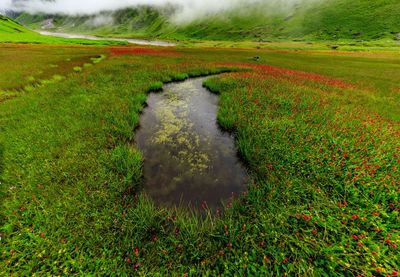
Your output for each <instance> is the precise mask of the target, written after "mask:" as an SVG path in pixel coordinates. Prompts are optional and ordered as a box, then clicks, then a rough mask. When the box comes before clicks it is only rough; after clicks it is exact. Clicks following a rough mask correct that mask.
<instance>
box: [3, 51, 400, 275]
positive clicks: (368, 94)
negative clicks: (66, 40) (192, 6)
mask: <svg viewBox="0 0 400 277" xmlns="http://www.w3.org/2000/svg"><path fill="white" fill-rule="evenodd" d="M102 49H103V51H104V53H105V54H106V55H107V56H108V58H107V59H106V60H104V61H102V62H100V63H97V64H96V65H94V66H91V67H87V68H84V69H83V70H82V71H81V70H77V71H76V72H75V73H71V74H70V75H67V76H66V79H65V80H64V81H62V82H56V83H51V84H48V85H46V86H42V87H38V88H35V89H33V90H32V91H31V92H29V93H26V94H23V95H20V96H18V97H15V98H13V99H9V100H7V101H4V102H2V103H1V104H0V174H1V175H0V180H1V194H0V197H1V205H2V208H1V217H0V220H1V222H2V227H1V241H0V243H1V245H2V247H1V261H2V262H1V263H0V271H1V272H4V273H5V274H12V273H14V274H18V275H27V274H28V275H29V274H33V273H36V274H54V275H61V274H79V275H86V274H89V273H96V274H105V275H113V274H117V275H132V274H140V275H146V274H147V275H157V274H158V275H166V274H167V275H184V274H187V275H198V274H208V275H221V274H226V275H233V274H239V275H254V274H265V275H284V274H287V275H323V274H328V275H358V274H360V275H372V274H373V275H377V276H379V275H386V274H392V273H393V274H395V272H397V271H398V270H399V264H398V263H397V262H396V261H397V260H399V253H398V247H397V246H398V245H399V243H400V238H399V233H398V231H399V230H398V229H399V224H398V222H399V198H398V195H399V194H398V193H399V191H398V185H399V181H400V180H399V179H398V176H400V172H399V169H400V166H399V162H400V160H399V158H400V156H399V149H400V148H399V147H400V145H399V141H400V140H399V134H400V133H399V132H400V127H399V120H400V118H399V116H398V112H397V111H398V110H399V106H398V103H399V101H398V100H399V98H398V97H399V89H400V88H399V86H398V84H399V81H400V80H399V79H400V76H399V74H397V71H398V67H399V62H398V61H399V59H398V55H397V54H396V53H392V52H377V53H352V52H343V53H340V52H335V51H330V52H326V51H314V50H313V51H271V50H245V49H241V50H239V49H207V50H204V49H199V48H196V49H193V48H172V49H171V48H169V49H165V48H162V49H160V48H154V47H151V48H150V47H140V48H137V47H125V48H120V47H119V48H102ZM2 50H3V49H2ZM26 51H28V50H26ZM46 51H47V52H46V53H47V54H50V53H52V52H54V53H58V52H59V51H61V52H64V51H67V52H68V51H69V50H65V49H57V47H53V48H49V49H46ZM87 51H88V50H87ZM31 55H32V56H35V55H40V53H38V52H35V48H33V49H32V53H31ZM256 55H259V56H260V61H259V62H255V61H254V60H253V57H254V56H256ZM35 59H36V58H32V61H33V60H35ZM0 62H3V65H4V64H5V63H6V62H5V61H3V60H1V61H0ZM7 63H8V62H7ZM3 65H2V66H3ZM228 68H230V69H239V68H245V69H246V71H245V72H237V73H229V74H225V75H222V76H220V77H215V78H212V79H210V80H209V81H207V83H206V86H207V87H208V88H209V89H210V90H212V91H213V92H215V93H219V94H220V111H219V114H218V122H219V123H220V125H221V126H222V127H223V128H225V129H228V130H233V132H234V133H235V134H236V142H237V146H238V149H239V153H240V154H241V156H242V157H243V159H244V160H245V161H246V163H247V164H248V168H249V170H250V172H251V175H252V177H253V180H252V181H251V182H250V183H249V184H248V191H247V192H246V193H244V194H243V195H241V196H236V197H234V198H233V199H230V200H229V201H228V202H227V203H226V204H225V205H226V207H225V210H224V212H223V214H220V215H218V214H211V213H207V212H206V215H207V216H206V217H203V218H201V217H199V216H197V215H196V214H192V213H191V212H190V211H187V209H185V207H180V208H178V209H176V210H175V209H165V208H159V207H156V206H155V205H154V203H153V202H152V201H151V199H149V198H148V197H147V196H146V195H145V193H144V192H143V191H142V189H141V168H142V162H143V161H142V158H141V154H140V153H139V152H138V151H137V149H136V148H135V146H134V143H133V142H134V130H135V127H137V124H138V122H139V116H140V112H141V110H142V108H143V105H144V103H145V101H146V93H147V92H149V91H151V90H158V89H159V88H160V86H161V82H168V81H172V80H181V79H182V78H183V77H182V76H184V77H188V76H199V75H206V74H211V73H217V72H222V71H227V70H228ZM249 69H250V70H251V71H249ZM18 70H22V67H19V69H18ZM49 74H51V73H49Z"/></svg>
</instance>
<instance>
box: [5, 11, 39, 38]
mask: <svg viewBox="0 0 400 277" xmlns="http://www.w3.org/2000/svg"><path fill="white" fill-rule="evenodd" d="M18 33H19V34H20V33H33V32H32V31H30V30H29V29H28V28H26V27H24V26H22V25H21V24H19V23H17V22H15V21H14V20H12V19H10V18H8V17H6V16H3V15H1V14H0V35H4V34H18Z"/></svg>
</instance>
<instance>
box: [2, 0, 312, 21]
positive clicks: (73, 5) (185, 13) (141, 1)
mask: <svg viewBox="0 0 400 277" xmlns="http://www.w3.org/2000/svg"><path fill="white" fill-rule="evenodd" d="M301 1H304V0H0V11H1V10H11V11H17V12H22V11H24V12H29V13H31V14H34V13H47V14H63V15H93V14H97V13H99V12H102V11H115V10H119V9H123V8H129V7H135V6H140V5H150V6H154V7H165V6H167V5H169V6H171V5H172V6H174V7H175V8H176V10H177V12H176V14H175V16H174V18H175V20H176V21H187V20H191V19H195V18H198V17H201V16H205V15H208V14H212V13H217V12H221V11H225V10H229V9H233V8H237V7H239V6H240V5H243V6H247V7H248V6H250V5H254V4H257V3H264V2H265V3H271V2H273V3H278V4H293V3H296V2H301ZM308 1H309V0H308ZM95 24H96V22H95Z"/></svg>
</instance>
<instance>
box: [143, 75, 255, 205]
mask: <svg viewBox="0 0 400 277" xmlns="http://www.w3.org/2000/svg"><path fill="white" fill-rule="evenodd" d="M204 80H205V78H196V79H190V80H188V81H185V82H182V83H173V84H168V85H165V86H164V90H163V92H161V93H151V94H150V95H149V97H148V100H147V104H148V107H146V109H145V110H144V113H143V114H142V116H141V120H140V126H141V127H140V128H139V129H138V131H137V133H136V143H137V146H138V147H139V149H140V150H141V151H142V153H143V155H144V158H145V162H144V178H145V186H144V188H145V191H147V193H148V194H149V195H150V196H151V197H152V199H153V200H154V201H155V202H156V203H157V204H159V205H162V206H174V205H180V204H185V205H189V206H192V207H201V206H203V207H204V203H206V205H207V206H208V207H209V208H216V207H220V206H221V201H222V200H226V199H228V198H230V197H231V196H232V193H234V194H236V195H237V194H239V193H240V192H242V191H243V190H244V189H245V185H246V182H247V179H248V177H247V174H246V170H245V168H244V166H243V165H242V163H241V162H240V160H239V159H238V157H237V150H236V148H235V145H234V137H233V136H232V135H230V134H228V133H226V132H222V131H221V130H220V128H219V126H218V124H217V122H216V118H217V111H218V96H217V95H215V94H212V93H210V92H209V91H208V90H206V89H205V88H203V86H202V84H203V81H204Z"/></svg>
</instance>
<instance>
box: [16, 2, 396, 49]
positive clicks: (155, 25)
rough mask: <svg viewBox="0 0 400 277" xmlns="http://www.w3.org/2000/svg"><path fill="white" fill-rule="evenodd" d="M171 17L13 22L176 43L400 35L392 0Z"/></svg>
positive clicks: (135, 13)
mask: <svg viewBox="0 0 400 277" xmlns="http://www.w3.org/2000/svg"><path fill="white" fill-rule="evenodd" d="M285 3H286V4H285ZM292 3H293V2H292ZM173 13H174V11H173V9H171V8H165V9H162V10H156V9H153V8H149V7H139V8H136V9H126V10H121V11H118V12H116V13H115V14H107V13H105V14H102V16H107V17H113V18H114V21H112V20H109V21H107V22H105V23H103V24H94V23H93V22H94V21H95V20H94V18H95V16H84V17H63V16H49V15H28V14H22V15H20V16H19V17H18V18H17V20H19V21H20V22H22V23H24V24H28V25H30V26H32V27H34V28H40V27H41V24H42V22H43V21H44V20H47V19H53V23H54V28H56V29H59V30H64V31H71V30H74V31H78V32H86V33H95V34H97V35H107V36H109V35H110V34H114V35H117V36H125V37H132V36H133V37H155V36H156V37H162V38H174V39H180V40H187V39H208V40H229V41H231V40H253V41H268V40H274V41H276V40H301V41H316V40H328V41H339V42H340V41H349V40H351V41H352V42H355V41H359V42H361V41H365V40H367V41H373V40H384V41H393V40H394V39H399V36H398V34H399V33H400V27H399V26H400V19H399V17H398V14H399V13H400V3H399V2H398V1H397V0H376V1H373V2H371V1H369V0H352V1H350V0H332V1H309V0H304V1H300V3H298V4H288V3H287V2H279V1H275V2H269V3H259V4H252V5H251V6H247V7H240V8H238V9H235V10H232V11H225V12H223V13H218V14H215V15H209V16H207V17H205V18H200V19H197V20H195V21H192V22H188V23H183V24H176V23H175V22H174V21H173V20H171V16H172V15H173ZM172 17H173V16H172Z"/></svg>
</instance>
